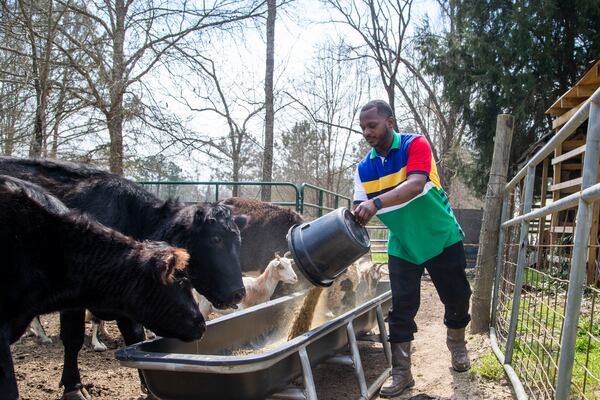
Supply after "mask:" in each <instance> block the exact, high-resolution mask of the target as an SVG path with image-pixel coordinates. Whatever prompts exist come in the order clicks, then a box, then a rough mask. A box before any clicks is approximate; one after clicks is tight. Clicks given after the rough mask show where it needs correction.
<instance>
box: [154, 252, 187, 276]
mask: <svg viewBox="0 0 600 400" xmlns="http://www.w3.org/2000/svg"><path fill="white" fill-rule="evenodd" d="M189 259H190V255H189V254H188V252H187V251H185V250H184V249H175V250H174V251H173V252H170V253H168V254H167V255H166V256H165V258H164V259H163V261H164V262H165V264H164V265H163V266H162V268H163V270H162V271H161V274H160V281H161V282H162V283H163V284H164V285H169V284H171V283H173V282H175V273H176V272H177V271H180V270H182V269H185V268H186V267H187V263H188V260H189Z"/></svg>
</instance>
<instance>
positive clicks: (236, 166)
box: [231, 152, 241, 197]
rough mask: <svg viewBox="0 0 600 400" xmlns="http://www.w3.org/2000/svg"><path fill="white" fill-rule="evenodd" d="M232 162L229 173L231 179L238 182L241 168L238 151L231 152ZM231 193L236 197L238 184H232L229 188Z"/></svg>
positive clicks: (238, 193)
mask: <svg viewBox="0 0 600 400" xmlns="http://www.w3.org/2000/svg"><path fill="white" fill-rule="evenodd" d="M232 162H233V171H232V174H231V180H233V181H234V182H239V181H240V168H241V165H240V153H239V152H234V153H233V157H232ZM231 195H232V196H233V197H238V196H239V195H240V187H239V186H238V185H233V187H232V188H231Z"/></svg>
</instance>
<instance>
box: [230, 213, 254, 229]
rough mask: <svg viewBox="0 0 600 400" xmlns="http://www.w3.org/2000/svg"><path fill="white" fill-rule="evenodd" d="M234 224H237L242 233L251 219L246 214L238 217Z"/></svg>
mask: <svg viewBox="0 0 600 400" xmlns="http://www.w3.org/2000/svg"><path fill="white" fill-rule="evenodd" d="M233 222H235V224H236V225H237V227H238V229H239V230H240V231H243V230H244V228H245V227H246V225H248V222H250V217H249V216H248V215H246V214H240V215H236V216H235V218H234V219H233Z"/></svg>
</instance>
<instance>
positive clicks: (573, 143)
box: [562, 139, 585, 151]
mask: <svg viewBox="0 0 600 400" xmlns="http://www.w3.org/2000/svg"><path fill="white" fill-rule="evenodd" d="M583 145H585V139H574V140H565V141H564V142H563V144H562V148H563V150H566V151H571V150H573V149H576V148H578V147H581V146H583Z"/></svg>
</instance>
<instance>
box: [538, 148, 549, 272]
mask: <svg viewBox="0 0 600 400" xmlns="http://www.w3.org/2000/svg"><path fill="white" fill-rule="evenodd" d="M547 196H548V157H546V158H545V159H544V163H543V164H542V193H541V194H540V207H544V206H546V197H547ZM545 226H546V217H542V218H540V219H539V221H538V226H537V231H538V236H537V243H538V244H539V245H542V246H541V247H538V250H537V267H538V268H541V267H542V260H543V257H544V247H543V245H545V244H546V238H545V233H546V230H545V229H544V227H545Z"/></svg>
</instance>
